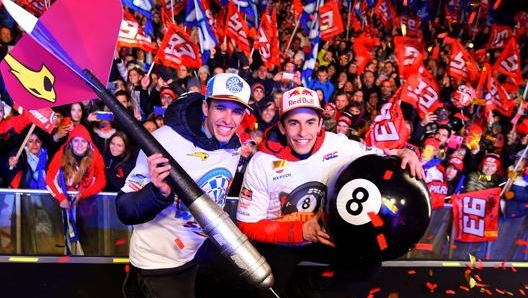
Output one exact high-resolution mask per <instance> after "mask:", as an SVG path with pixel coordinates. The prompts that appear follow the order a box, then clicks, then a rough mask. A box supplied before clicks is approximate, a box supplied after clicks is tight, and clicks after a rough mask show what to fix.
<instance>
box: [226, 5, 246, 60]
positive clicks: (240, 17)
mask: <svg viewBox="0 0 528 298" xmlns="http://www.w3.org/2000/svg"><path fill="white" fill-rule="evenodd" d="M248 34H249V29H248V25H247V22H246V19H245V18H244V14H243V13H241V12H240V11H238V9H237V7H236V6H235V3H234V2H232V1H230V2H229V6H228V8H227V18H226V35H227V37H229V38H231V39H232V40H233V41H234V42H235V43H236V45H237V47H238V48H239V49H240V50H242V51H244V53H245V54H246V55H247V56H248V57H249V55H250V54H251V47H250V46H249V41H248Z"/></svg>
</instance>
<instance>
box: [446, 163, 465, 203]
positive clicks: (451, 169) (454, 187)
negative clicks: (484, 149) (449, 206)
mask: <svg viewBox="0 0 528 298" xmlns="http://www.w3.org/2000/svg"><path fill="white" fill-rule="evenodd" d="M444 177H445V180H446V183H447V195H452V194H456V193H460V191H461V189H462V184H463V182H464V178H465V175H464V161H463V160H462V159H460V158H458V157H451V158H450V159H449V161H448V162H447V166H446V168H445V172H444Z"/></svg>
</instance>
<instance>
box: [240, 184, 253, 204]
mask: <svg viewBox="0 0 528 298" xmlns="http://www.w3.org/2000/svg"><path fill="white" fill-rule="evenodd" d="M240 198H241V199H245V200H248V201H251V200H252V199H253V191H252V190H250V189H249V188H246V187H242V189H241V190H240Z"/></svg>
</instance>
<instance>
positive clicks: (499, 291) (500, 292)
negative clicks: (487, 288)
mask: <svg viewBox="0 0 528 298" xmlns="http://www.w3.org/2000/svg"><path fill="white" fill-rule="evenodd" d="M495 292H497V293H499V294H502V295H504V291H503V290H500V289H497V288H495Z"/></svg>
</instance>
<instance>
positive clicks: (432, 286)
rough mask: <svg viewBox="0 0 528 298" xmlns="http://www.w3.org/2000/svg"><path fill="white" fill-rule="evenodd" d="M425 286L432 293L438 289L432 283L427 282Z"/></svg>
mask: <svg viewBox="0 0 528 298" xmlns="http://www.w3.org/2000/svg"><path fill="white" fill-rule="evenodd" d="M425 285H426V286H427V288H429V290H430V291H431V292H433V291H434V290H435V289H436V288H437V287H438V285H437V284H435V283H432V282H426V283H425Z"/></svg>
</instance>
